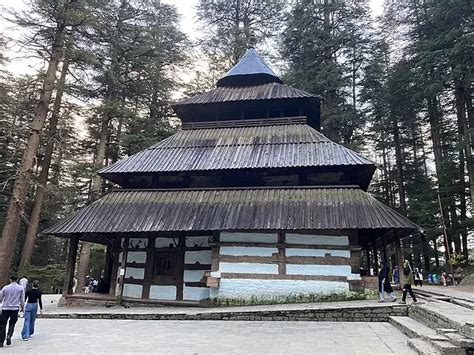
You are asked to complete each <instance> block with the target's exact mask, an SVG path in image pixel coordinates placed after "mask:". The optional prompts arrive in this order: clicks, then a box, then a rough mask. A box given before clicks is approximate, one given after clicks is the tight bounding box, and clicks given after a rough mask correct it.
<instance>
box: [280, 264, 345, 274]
mask: <svg viewBox="0 0 474 355" xmlns="http://www.w3.org/2000/svg"><path fill="white" fill-rule="evenodd" d="M286 273H287V274H288V275H315V276H349V275H351V266H350V265H301V264H287V265H286Z"/></svg>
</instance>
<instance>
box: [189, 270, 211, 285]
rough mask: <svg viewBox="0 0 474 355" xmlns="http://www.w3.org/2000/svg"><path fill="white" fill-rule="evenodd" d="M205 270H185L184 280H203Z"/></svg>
mask: <svg viewBox="0 0 474 355" xmlns="http://www.w3.org/2000/svg"><path fill="white" fill-rule="evenodd" d="M205 272H206V271H205V270H184V282H201V280H202V278H203V276H204V273H205Z"/></svg>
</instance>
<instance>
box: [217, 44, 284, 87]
mask: <svg viewBox="0 0 474 355" xmlns="http://www.w3.org/2000/svg"><path fill="white" fill-rule="evenodd" d="M265 83H281V84H282V83H283V82H282V81H281V79H280V78H279V77H278V76H277V75H276V74H275V73H274V72H273V70H271V69H270V67H269V66H268V65H267V63H265V61H264V60H263V59H262V57H261V56H260V54H258V53H257V51H256V50H255V49H254V48H249V49H248V50H247V52H246V53H245V54H244V55H243V56H242V58H240V60H239V62H238V63H237V64H236V65H234V66H233V67H232V68H231V69H230V70H229V71H228V72H227V73H226V74H225V75H224V76H223V77H222V78H220V79H219V80H218V81H217V83H216V85H217V86H218V87H219V86H244V85H255V84H265Z"/></svg>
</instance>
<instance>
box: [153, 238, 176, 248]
mask: <svg viewBox="0 0 474 355" xmlns="http://www.w3.org/2000/svg"><path fill="white" fill-rule="evenodd" d="M174 242H176V243H177V242H178V241H177V240H176V239H173V238H155V248H168V247H169V246H170V245H173V247H176V246H175V245H174Z"/></svg>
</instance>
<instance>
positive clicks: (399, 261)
mask: <svg viewBox="0 0 474 355" xmlns="http://www.w3.org/2000/svg"><path fill="white" fill-rule="evenodd" d="M395 257H396V259H397V265H398V279H399V283H400V281H401V278H402V276H403V253H402V248H401V244H400V236H399V235H398V233H397V232H395Z"/></svg>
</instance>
